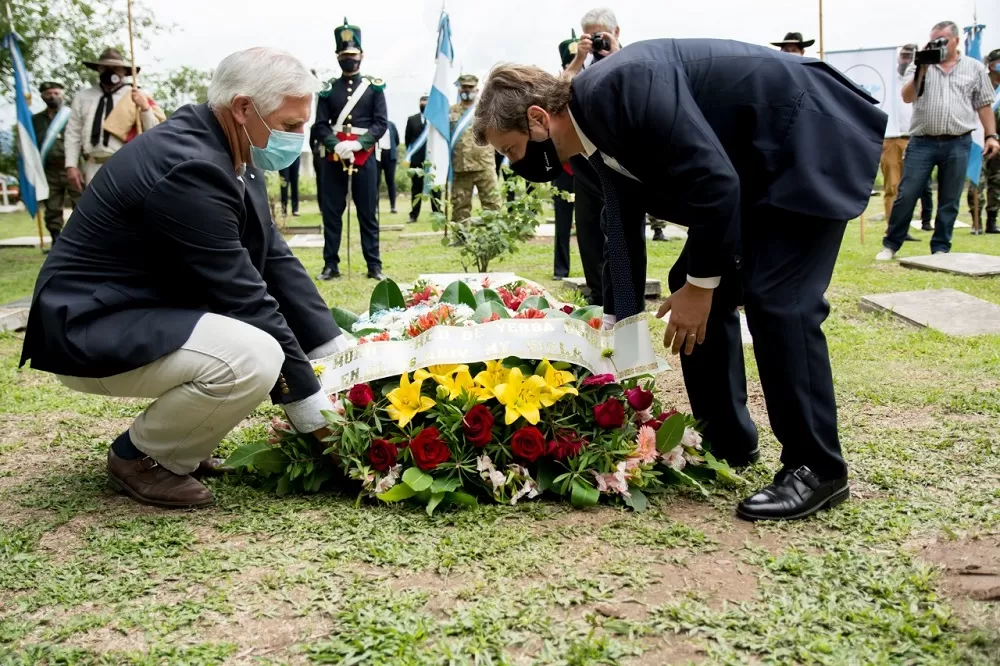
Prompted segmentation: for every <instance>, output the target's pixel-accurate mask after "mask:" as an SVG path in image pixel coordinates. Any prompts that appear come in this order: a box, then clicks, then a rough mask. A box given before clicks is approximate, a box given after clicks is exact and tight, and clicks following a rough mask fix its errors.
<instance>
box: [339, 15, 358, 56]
mask: <svg viewBox="0 0 1000 666" xmlns="http://www.w3.org/2000/svg"><path fill="white" fill-rule="evenodd" d="M334 39H335V40H336V42H337V53H338V54H341V53H361V50H362V49H361V28H359V27H358V26H356V25H351V24H350V23H348V22H347V17H346V16H345V17H344V25H342V26H340V27H338V28H337V30H336V31H335V33H334Z"/></svg>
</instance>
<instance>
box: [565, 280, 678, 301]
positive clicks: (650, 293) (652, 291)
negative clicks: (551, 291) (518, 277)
mask: <svg viewBox="0 0 1000 666" xmlns="http://www.w3.org/2000/svg"><path fill="white" fill-rule="evenodd" d="M562 281H563V283H565V284H567V285H569V286H570V287H573V288H574V289H576V290H578V291H579V292H580V293H581V294H583V295H584V296H587V295H589V294H590V288H589V287H588V286H587V280H586V279H585V278H582V277H568V278H563V279H562ZM661 293H663V291H662V289H661V288H660V281H659V280H657V279H656V278H646V298H659V297H660V294H661Z"/></svg>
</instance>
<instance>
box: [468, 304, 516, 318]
mask: <svg viewBox="0 0 1000 666" xmlns="http://www.w3.org/2000/svg"><path fill="white" fill-rule="evenodd" d="M494 313H496V315H497V316H499V317H500V318H501V319H510V313H508V312H507V308H505V307H504V305H503V303H496V302H494V301H486V302H485V303H482V304H480V305H479V307H477V308H476V311H475V312H474V313H473V315H472V320H473V321H474V322H476V323H477V324H479V323H481V322H482V321H483V320H484V319H486V318H487V317H489V316H491V315H493V314H494Z"/></svg>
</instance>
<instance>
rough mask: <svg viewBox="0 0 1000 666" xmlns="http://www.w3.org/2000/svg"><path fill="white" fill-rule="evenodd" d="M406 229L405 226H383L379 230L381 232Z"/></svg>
mask: <svg viewBox="0 0 1000 666" xmlns="http://www.w3.org/2000/svg"><path fill="white" fill-rule="evenodd" d="M405 228H406V225H405V224H383V225H382V226H381V227H379V228H378V229H379V231H402V230H403V229H405Z"/></svg>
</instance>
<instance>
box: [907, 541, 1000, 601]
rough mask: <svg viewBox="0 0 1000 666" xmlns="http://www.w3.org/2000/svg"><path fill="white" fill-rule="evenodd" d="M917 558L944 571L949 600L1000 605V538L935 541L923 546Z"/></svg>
mask: <svg viewBox="0 0 1000 666" xmlns="http://www.w3.org/2000/svg"><path fill="white" fill-rule="evenodd" d="M917 554H918V555H919V556H920V557H921V558H922V559H924V560H926V561H928V562H930V563H932V564H936V565H937V566H939V567H941V569H942V580H941V584H942V587H943V588H944V590H945V592H946V594H948V595H949V596H952V597H956V598H965V599H973V600H975V601H990V602H1000V534H991V535H987V536H984V537H980V538H977V539H973V538H966V539H959V540H956V541H940V540H934V541H930V542H927V543H924V544H923V545H921V546H920V547H919V549H918V550H917Z"/></svg>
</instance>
